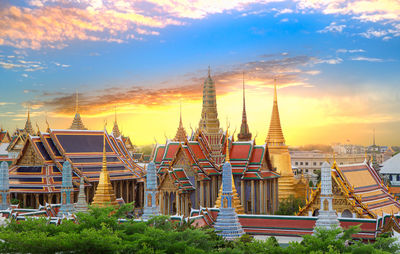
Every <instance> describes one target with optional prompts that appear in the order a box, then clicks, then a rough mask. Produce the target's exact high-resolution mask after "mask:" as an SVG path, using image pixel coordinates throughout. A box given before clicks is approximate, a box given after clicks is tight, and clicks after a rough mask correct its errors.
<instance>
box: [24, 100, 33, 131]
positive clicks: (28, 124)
mask: <svg viewBox="0 0 400 254" xmlns="http://www.w3.org/2000/svg"><path fill="white" fill-rule="evenodd" d="M24 130H25V131H26V133H27V134H31V135H34V133H35V131H34V130H33V127H32V123H31V115H30V104H28V116H27V118H26V122H25V128H24Z"/></svg>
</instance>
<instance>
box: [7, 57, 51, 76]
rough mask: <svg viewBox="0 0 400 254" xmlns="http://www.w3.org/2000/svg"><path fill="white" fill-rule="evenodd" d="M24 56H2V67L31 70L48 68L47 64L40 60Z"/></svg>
mask: <svg viewBox="0 0 400 254" xmlns="http://www.w3.org/2000/svg"><path fill="white" fill-rule="evenodd" d="M2 58H5V59H2ZM23 58H24V56H23V55H21V56H20V57H19V58H15V57H10V56H0V67H2V68H4V69H19V70H24V71H29V72H32V71H38V70H42V69H45V68H46V66H45V65H44V64H43V63H41V62H39V61H28V60H24V59H23Z"/></svg>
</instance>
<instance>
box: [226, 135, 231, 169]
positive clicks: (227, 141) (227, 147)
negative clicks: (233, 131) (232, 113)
mask: <svg viewBox="0 0 400 254" xmlns="http://www.w3.org/2000/svg"><path fill="white" fill-rule="evenodd" d="M225 162H228V163H230V162H231V161H230V159H229V134H228V129H226V152H225Z"/></svg>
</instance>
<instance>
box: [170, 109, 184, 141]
mask: <svg viewBox="0 0 400 254" xmlns="http://www.w3.org/2000/svg"><path fill="white" fill-rule="evenodd" d="M186 139H187V134H186V130H185V128H183V123H182V101H181V103H180V112H179V126H178V130H177V131H176V134H175V137H174V139H173V141H178V142H185V141H186Z"/></svg>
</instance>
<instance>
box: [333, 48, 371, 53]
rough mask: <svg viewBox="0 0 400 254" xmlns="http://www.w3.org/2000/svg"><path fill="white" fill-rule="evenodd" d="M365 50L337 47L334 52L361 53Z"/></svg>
mask: <svg viewBox="0 0 400 254" xmlns="http://www.w3.org/2000/svg"><path fill="white" fill-rule="evenodd" d="M363 52H365V50H363V49H338V50H336V53H363Z"/></svg>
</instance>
